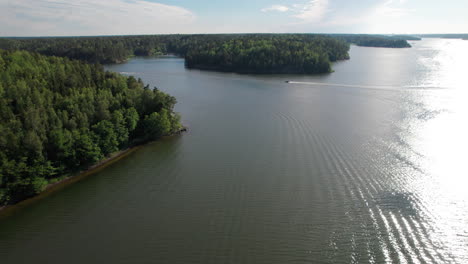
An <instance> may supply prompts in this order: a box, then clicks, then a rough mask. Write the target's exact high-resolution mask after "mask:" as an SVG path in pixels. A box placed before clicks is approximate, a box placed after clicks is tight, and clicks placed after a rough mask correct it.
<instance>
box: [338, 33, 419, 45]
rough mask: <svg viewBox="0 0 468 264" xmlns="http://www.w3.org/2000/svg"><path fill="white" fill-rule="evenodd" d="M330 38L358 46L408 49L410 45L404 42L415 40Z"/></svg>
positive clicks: (400, 38) (351, 36) (343, 36)
mask: <svg viewBox="0 0 468 264" xmlns="http://www.w3.org/2000/svg"><path fill="white" fill-rule="evenodd" d="M330 36H331V37H334V38H338V39H341V40H343V41H346V42H348V43H352V44H356V45H358V46H363V47H380V48H410V47H411V45H410V44H409V43H408V41H406V40H415V39H416V38H414V37H413V38H411V37H409V36H384V35H354V34H334V35H330Z"/></svg>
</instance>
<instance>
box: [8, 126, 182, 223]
mask: <svg viewBox="0 0 468 264" xmlns="http://www.w3.org/2000/svg"><path fill="white" fill-rule="evenodd" d="M187 131H188V128H187V127H186V126H182V128H181V129H180V130H179V131H176V132H174V133H172V134H170V135H167V136H163V137H161V138H160V139H158V140H155V141H149V142H145V143H141V144H137V145H135V146H133V147H129V148H127V149H124V150H120V151H117V152H115V153H113V154H111V155H110V156H109V157H107V158H105V159H103V160H101V161H99V162H98V163H96V164H94V165H91V166H90V167H88V168H87V169H85V170H82V171H78V172H76V173H71V174H70V176H66V177H65V178H64V179H61V180H59V181H57V182H54V183H50V184H48V185H47V186H46V188H45V189H44V190H43V191H42V192H40V193H38V194H36V195H34V196H32V197H29V198H26V199H24V200H21V201H19V202H17V203H15V204H10V205H4V206H0V219H2V218H5V217H7V216H9V215H12V214H13V213H14V212H15V211H17V210H20V209H21V208H23V207H26V206H28V205H30V204H32V203H35V202H37V201H40V200H42V199H44V198H46V197H48V196H49V195H51V194H54V193H56V192H58V191H60V190H62V189H63V188H66V187H68V186H70V185H72V184H73V183H75V182H78V181H81V180H83V179H85V178H87V177H89V176H92V175H94V174H96V173H97V172H99V171H101V170H103V169H105V168H106V167H108V166H110V165H112V164H114V163H115V162H117V161H119V160H121V159H123V158H125V157H127V156H128V155H130V154H132V153H133V152H135V151H137V150H138V149H140V148H142V147H144V146H147V145H149V144H151V143H152V142H157V141H160V140H163V139H165V138H170V137H174V136H178V135H180V134H182V133H184V132H187ZM64 176H65V175H64Z"/></svg>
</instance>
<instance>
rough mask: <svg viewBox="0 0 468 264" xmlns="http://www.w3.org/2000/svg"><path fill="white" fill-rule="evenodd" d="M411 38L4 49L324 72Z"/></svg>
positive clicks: (80, 40) (276, 38)
mask: <svg viewBox="0 0 468 264" xmlns="http://www.w3.org/2000/svg"><path fill="white" fill-rule="evenodd" d="M407 39H413V40H416V39H417V38H415V37H411V36H406V35H404V36H384V35H354V34H334V35H316V34H215V35H148V36H108V37H61V38H10V39H7V38H0V48H2V49H6V50H27V51H34V52H38V53H41V54H43V55H53V56H60V57H67V58H70V59H79V60H83V61H87V62H91V63H120V62H123V61H125V60H127V59H128V58H130V57H131V56H151V55H158V54H168V53H172V54H175V55H178V56H181V57H185V59H186V66H187V67H189V68H199V69H209V70H221V71H230V72H242V73H323V72H330V71H331V62H333V61H336V60H343V59H348V58H349V55H348V51H349V44H350V43H352V44H356V45H359V46H369V47H390V48H404V47H411V46H410V45H409V43H408V42H407V41H406V40H407Z"/></svg>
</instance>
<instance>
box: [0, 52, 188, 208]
mask: <svg viewBox="0 0 468 264" xmlns="http://www.w3.org/2000/svg"><path fill="white" fill-rule="evenodd" d="M175 104H176V99H175V98H174V97H172V96H169V95H167V94H165V93H163V92H161V91H159V90H158V89H157V88H154V89H150V87H149V86H148V85H146V86H145V85H144V84H143V82H142V81H141V80H136V79H135V78H134V77H125V76H122V75H119V74H116V73H111V72H106V71H104V70H103V67H102V66H100V65H98V64H87V63H84V62H80V61H77V60H70V59H68V58H60V57H52V56H43V55H40V54H37V53H31V52H27V51H3V50H0V149H1V150H2V151H1V152H0V205H2V204H10V203H14V202H16V201H19V200H22V199H24V198H26V197H30V196H33V195H35V194H37V193H39V192H41V191H42V190H43V189H44V188H45V187H46V186H47V185H48V184H50V183H53V182H54V181H56V180H57V178H59V177H62V176H63V175H66V174H69V173H74V172H76V171H78V170H80V169H83V168H86V167H88V166H90V165H92V164H95V163H96V162H98V161H100V160H102V159H104V158H105V157H107V156H109V155H110V154H111V153H114V152H116V151H119V150H122V149H125V148H128V147H130V146H132V145H134V144H139V143H143V142H145V141H150V140H155V139H158V138H159V137H161V136H164V135H169V134H171V133H173V132H174V131H179V130H180V128H181V125H180V122H179V119H180V117H179V115H178V114H176V113H174V111H173V108H174V105H175Z"/></svg>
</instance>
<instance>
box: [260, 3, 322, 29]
mask: <svg viewBox="0 0 468 264" xmlns="http://www.w3.org/2000/svg"><path fill="white" fill-rule="evenodd" d="M328 3H329V0H308V1H306V2H305V3H302V4H293V5H290V6H285V5H272V6H269V7H266V8H263V9H261V11H262V12H271V11H276V12H283V13H284V12H289V13H290V16H291V17H293V18H296V19H299V24H306V23H316V22H320V21H321V20H322V19H323V18H324V17H325V14H326V13H327V12H328V11H329V10H328ZM293 24H298V23H297V22H295V23H293Z"/></svg>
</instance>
